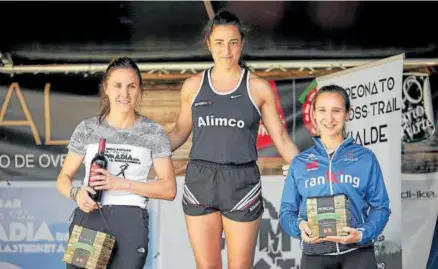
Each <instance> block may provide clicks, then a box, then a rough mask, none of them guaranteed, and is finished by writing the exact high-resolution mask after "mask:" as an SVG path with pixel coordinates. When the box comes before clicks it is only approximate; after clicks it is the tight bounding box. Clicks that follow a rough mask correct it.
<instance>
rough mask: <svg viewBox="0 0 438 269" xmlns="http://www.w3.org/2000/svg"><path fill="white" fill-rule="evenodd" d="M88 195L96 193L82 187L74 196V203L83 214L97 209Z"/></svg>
mask: <svg viewBox="0 0 438 269" xmlns="http://www.w3.org/2000/svg"><path fill="white" fill-rule="evenodd" d="M89 193H91V194H95V193H96V192H95V191H94V190H93V189H92V188H91V187H88V186H83V187H82V188H81V189H80V190H79V191H78V194H77V195H76V203H77V204H78V206H79V208H80V209H81V210H82V211H84V212H85V213H90V212H91V211H93V210H95V209H97V203H96V202H95V201H93V199H91V197H90V195H89Z"/></svg>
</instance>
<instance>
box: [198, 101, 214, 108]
mask: <svg viewBox="0 0 438 269" xmlns="http://www.w3.org/2000/svg"><path fill="white" fill-rule="evenodd" d="M211 104H213V102H212V101H199V102H196V103H195V107H198V106H209V105H211Z"/></svg>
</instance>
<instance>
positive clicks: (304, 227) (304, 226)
mask: <svg viewBox="0 0 438 269" xmlns="http://www.w3.org/2000/svg"><path fill="white" fill-rule="evenodd" d="M299 228H300V231H301V238H302V239H303V241H304V242H306V243H309V244H318V243H321V242H322V241H324V240H323V239H322V238H319V237H311V236H312V230H310V228H309V224H308V223H307V221H305V220H302V221H300V225H299Z"/></svg>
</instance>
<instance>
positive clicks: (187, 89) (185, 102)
mask: <svg viewBox="0 0 438 269" xmlns="http://www.w3.org/2000/svg"><path fill="white" fill-rule="evenodd" d="M201 76H202V74H198V75H195V76H193V77H190V78H188V79H187V80H186V81H184V84H183V86H182V88H181V109H180V112H179V116H178V119H177V121H176V124H175V127H174V128H173V129H172V130H171V131H170V132H169V133H168V137H169V140H170V146H171V149H172V151H175V150H177V149H178V148H179V147H181V146H182V145H183V144H184V143H185V142H186V141H187V139H188V138H189V136H190V133H191V131H192V100H193V98H194V95H195V94H196V91H197V90H198V88H199V84H200V81H201V78H202V77H201Z"/></svg>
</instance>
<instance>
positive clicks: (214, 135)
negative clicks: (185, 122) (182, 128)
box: [190, 68, 260, 164]
mask: <svg viewBox="0 0 438 269" xmlns="http://www.w3.org/2000/svg"><path fill="white" fill-rule="evenodd" d="M211 69H212V68H210V69H208V70H205V71H204V73H203V76H202V80H201V85H200V88H199V90H198V92H197V94H196V96H195V98H194V99H193V102H192V120H193V138H192V148H191V151H190V158H191V159H198V160H206V161H210V162H215V163H221V164H242V163H247V162H252V161H256V160H257V147H256V143H257V133H258V128H259V123H260V111H259V109H258V107H257V105H256V104H255V103H254V100H253V99H252V98H251V95H250V91H249V77H250V73H249V70H248V69H247V68H242V74H241V77H240V81H239V84H238V85H237V87H235V88H234V89H230V91H228V92H224V93H222V92H218V91H216V90H215V89H214V87H213V85H212V82H211Z"/></svg>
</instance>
